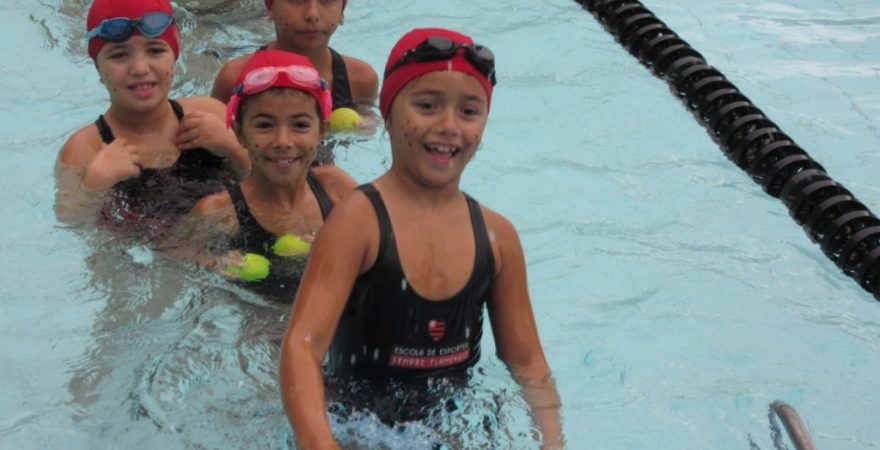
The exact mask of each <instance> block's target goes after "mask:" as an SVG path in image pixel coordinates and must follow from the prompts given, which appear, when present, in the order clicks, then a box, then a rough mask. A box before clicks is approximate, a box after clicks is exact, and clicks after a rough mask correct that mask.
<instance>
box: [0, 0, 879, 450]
mask: <svg viewBox="0 0 880 450" xmlns="http://www.w3.org/2000/svg"><path fill="white" fill-rule="evenodd" d="M181 3H182V2H181ZM260 3H261V2H259V1H256V0H250V1H240V2H236V3H235V5H234V6H236V5H237V6H239V7H242V8H243V7H247V9H243V10H241V11H236V12H224V13H220V12H217V13H214V12H203V13H200V14H199V15H194V14H186V13H181V20H182V24H183V28H184V37H183V43H184V47H183V48H184V59H183V60H182V62H181V68H180V69H181V70H180V71H179V72H178V83H177V85H178V92H180V93H181V95H186V94H192V93H204V92H206V91H207V88H208V86H209V84H210V82H211V78H212V76H213V73H214V71H215V70H216V69H217V68H218V67H219V64H220V62H219V61H218V60H217V59H216V58H215V57H214V55H217V54H219V55H220V56H221V57H222V58H223V59H226V58H228V57H229V56H231V55H233V54H237V53H238V52H243V51H246V50H247V49H248V45H249V44H256V43H262V42H264V41H265V40H266V36H267V33H268V32H269V30H268V24H267V23H266V22H264V21H263V20H262V19H260V17H261V14H260V11H261V8H262V7H261V6H260ZM644 3H645V5H646V6H648V7H649V8H650V9H651V10H653V11H654V12H655V13H656V14H657V16H658V17H660V18H661V19H662V20H664V21H665V22H666V23H667V24H668V25H669V26H670V27H671V28H672V29H673V30H675V31H676V32H677V33H678V34H679V35H681V36H682V37H683V38H684V39H685V40H687V41H688V42H689V43H690V44H691V45H693V46H694V47H695V48H696V49H697V50H699V51H700V52H701V53H702V54H703V55H704V56H705V57H706V58H707V60H708V61H709V63H711V64H712V65H714V66H715V67H717V68H718V69H720V70H721V71H722V72H723V73H725V74H726V75H727V76H728V78H730V79H731V80H732V81H733V82H734V83H735V84H736V85H737V86H738V87H739V88H740V89H741V90H742V91H743V92H744V93H745V94H746V95H748V96H749V98H751V99H752V100H753V101H754V102H755V104H756V105H758V106H759V107H761V108H762V109H763V110H764V111H765V112H766V113H767V115H768V116H769V117H770V118H772V119H773V120H774V121H776V122H777V123H778V124H780V125H781V126H782V127H783V129H784V130H785V131H786V133H788V134H789V135H791V136H792V137H794V138H795V139H797V141H798V143H799V144H800V145H801V146H802V147H804V148H805V149H806V150H807V151H808V152H809V153H810V155H811V156H812V157H813V158H815V159H816V160H817V161H819V162H820V163H822V164H823V165H824V166H825V168H826V169H827V170H828V172H829V174H831V175H832V177H833V178H834V179H835V180H837V181H839V182H840V183H842V184H844V185H845V186H846V187H847V188H849V189H850V190H852V191H853V192H854V193H855V194H856V195H857V196H858V197H859V198H860V199H861V200H862V201H863V202H865V203H866V204H867V205H868V206H869V207H871V208H872V209H873V210H874V211H875V212H876V211H877V210H878V209H880V206H878V202H880V188H878V183H877V182H876V180H875V177H876V174H877V173H878V168H880V157H878V153H877V151H876V148H877V146H878V143H880V132H878V117H880V94H878V93H877V92H880V90H878V87H880V80H878V74H880V45H878V41H880V5H876V4H875V3H876V2H872V1H868V0H849V1H847V0H802V1H798V2H793V1H783V0H776V1H772V2H757V1H751V0H739V1H736V2H734V1H719V0H714V1H708V2H700V1H695V0H690V1H683V2H682V1H679V2H660V1H656V0H647V1H645V2H644ZM432 4H433V2H416V1H399V2H360V1H353V2H351V5H350V6H349V9H348V10H347V14H346V15H347V20H346V24H345V25H344V26H343V27H342V28H341V29H340V30H339V32H338V33H337V34H336V36H334V39H333V44H334V47H336V48H337V49H339V50H341V51H343V52H344V53H348V52H350V53H353V54H356V55H358V56H361V57H362V58H363V59H366V60H367V61H368V62H370V63H372V64H373V65H374V67H377V68H380V67H382V65H383V63H384V58H385V56H386V54H387V51H388V49H389V48H390V46H391V45H392V44H393V42H394V41H395V40H396V39H397V38H398V37H399V36H400V35H401V34H402V33H403V32H405V31H406V30H408V29H410V28H412V27H415V26H425V25H440V26H449V27H454V28H460V29H462V30H463V31H465V32H468V33H470V34H473V35H474V36H475V38H477V39H478V40H480V41H482V42H483V43H485V44H486V45H488V46H490V47H491V48H492V50H493V51H494V52H495V53H496V55H497V57H498V59H499V61H498V65H499V66H498V71H499V75H500V76H499V86H498V89H497V90H496V93H495V96H494V97H493V109H492V115H491V119H490V122H489V127H488V128H487V132H486V137H485V143H484V149H483V150H482V151H481V152H480V153H479V154H478V155H477V157H476V159H475V160H474V162H473V163H472V165H471V167H470V168H469V169H468V172H467V173H466V175H465V178H464V181H463V186H464V188H465V189H466V190H467V191H468V192H469V193H471V194H472V195H473V196H474V197H476V198H477V199H479V200H480V201H482V202H483V203H485V204H487V205H489V206H490V207H492V208H493V209H496V210H498V211H500V212H501V213H503V214H505V215H506V216H507V217H508V218H510V219H511V221H512V222H513V223H514V224H515V225H516V226H517V228H518V229H519V230H520V233H521V237H522V240H523V244H524V246H525V250H526V255H527V259H528V264H529V276H530V280H529V281H530V289H531V293H532V299H533V302H534V305H535V309H536V316H537V320H538V325H539V328H540V330H541V334H542V340H543V343H544V346H545V350H546V352H547V356H548V359H549V361H550V364H551V367H552V368H553V369H554V374H555V376H556V379H557V383H558V387H559V391H560V395H561V397H562V399H563V402H564V409H563V419H564V422H565V423H564V428H565V432H566V435H567V438H568V441H569V443H570V447H571V448H596V449H634V448H662V449H681V448H707V449H708V448H711V449H744V448H750V449H755V448H757V449H773V448H782V447H780V446H781V445H782V444H778V443H775V442H774V439H773V437H772V430H771V426H770V420H769V419H768V405H769V404H770V402H772V401H773V400H776V399H782V400H784V401H786V402H788V403H789V404H791V405H792V406H794V407H795V408H796V409H797V410H798V411H799V412H800V413H801V415H802V417H803V418H804V419H805V421H806V422H807V424H808V425H809V427H810V430H811V433H812V435H813V438H814V440H815V442H816V445H817V447H818V448H820V449H823V450H826V449H868V448H876V447H878V446H880V431H878V428H877V426H876V418H875V417H876V416H877V414H878V413H880V398H878V396H877V394H876V380H875V379H876V374H877V373H880V362H878V359H880V358H878V351H880V304H878V303H877V302H876V301H875V300H873V299H872V298H871V297H870V295H869V294H867V293H865V292H864V291H862V290H861V289H860V288H859V287H858V286H857V285H856V284H855V283H854V282H853V281H852V280H851V279H850V278H848V277H846V276H844V275H843V274H841V273H840V272H839V270H838V269H837V268H836V267H835V266H834V264H833V263H832V262H831V261H829V260H828V259H827V258H825V257H824V255H823V254H822V253H821V251H820V249H819V248H818V246H816V245H815V244H813V243H811V242H810V241H809V240H808V239H807V237H806V235H805V233H804V232H803V230H802V229H801V228H800V227H799V226H797V225H796V224H795V223H794V222H793V221H792V220H791V218H790V217H788V212H787V210H786V208H785V206H784V205H783V204H782V202H780V201H779V200H777V199H774V198H771V197H769V196H767V195H766V194H764V192H763V191H762V190H761V188H760V186H758V185H757V184H755V183H754V182H752V181H751V179H749V178H748V176H747V175H746V174H745V173H743V172H742V171H741V170H740V169H738V168H737V167H735V166H734V165H733V164H731V163H730V162H728V161H727V159H726V158H725V157H724V156H723V154H722V153H721V152H720V151H719V150H718V148H717V146H716V144H715V143H713V142H712V140H711V139H710V138H709V137H708V135H707V134H706V132H705V131H704V129H703V128H701V127H700V126H699V125H698V124H697V123H696V122H695V121H694V120H693V117H692V116H691V115H690V113H688V112H687V111H686V110H685V108H684V107H683V106H682V105H681V104H680V103H679V101H678V100H677V99H676V98H674V97H673V96H672V95H671V94H670V92H669V90H668V88H667V87H666V84H665V83H664V82H662V81H661V80H658V79H655V78H653V77H652V76H651V75H650V74H649V72H648V71H647V70H646V69H645V68H644V67H643V66H641V65H640V64H639V63H638V62H637V61H636V60H635V59H634V58H632V57H631V56H630V55H629V54H627V53H626V52H625V51H624V50H623V49H622V48H621V47H620V46H619V45H618V44H617V43H615V42H614V41H613V40H612V38H611V37H610V35H608V34H607V33H606V32H605V31H604V30H603V29H602V28H601V27H600V26H599V24H597V23H596V21H595V20H594V19H593V17H592V16H590V15H589V14H588V13H586V12H585V11H583V10H582V9H581V8H580V7H579V6H578V5H577V4H576V3H575V2H574V1H569V0H545V1H525V0H512V1H509V2H466V1H462V0H452V1H450V2H447V4H448V5H449V6H446V7H444V8H443V10H442V12H438V11H435V10H434V9H432V6H431V5H432ZM86 8H87V2H86V0H41V1H39V2H33V1H25V0H11V1H9V2H6V3H5V4H4V6H3V7H2V9H3V12H4V13H5V14H2V15H0V24H2V25H3V26H4V27H5V29H6V30H8V36H10V39H11V40H13V41H14V42H11V43H12V44H13V45H5V46H4V47H3V49H2V50H0V52H2V55H3V57H4V59H5V60H6V61H8V62H13V63H7V64H4V65H3V66H2V67H0V78H2V79H3V80H4V85H5V86H6V89H4V90H3V92H2V93H0V110H2V114H3V118H4V119H5V120H3V122H2V124H0V140H2V142H4V143H6V144H7V145H6V148H5V151H3V152H2V153H0V161H2V167H4V168H6V174H7V175H6V176H5V177H3V181H2V182H0V183H2V184H0V186H2V189H0V195H2V198H3V200H2V201H3V204H4V205H7V206H6V207H4V210H5V211H6V213H5V214H4V217H3V219H0V220H2V224H3V226H4V228H5V230H6V231H5V232H4V233H3V236H2V237H0V248H2V249H3V250H5V254H6V255H7V258H6V259H5V261H4V263H3V264H4V265H3V269H4V270H3V274H2V279H0V280H2V289H3V294H4V296H3V297H4V301H3V305H4V307H3V312H4V314H2V315H0V333H2V343H3V345H2V346H0V380H2V385H3V386H4V388H5V389H4V395H3V396H2V397H0V448H62V447H63V448H154V447H159V446H163V448H194V447H196V448H219V447H237V448H276V447H284V446H286V445H288V439H289V429H288V428H287V425H286V419H285V418H284V415H283V411H282V409H281V405H280V401H279V400H278V398H277V393H276V391H277V388H276V382H275V381H274V372H275V368H274V363H275V361H274V353H273V352H274V349H275V348H276V347H277V345H278V343H279V342H278V340H279V338H280V333H281V332H282V330H283V327H284V324H285V322H284V311H283V310H280V309H278V308H276V307H273V306H272V305H267V304H265V303H263V302H261V301H260V300H259V299H257V298H254V297H252V296H249V295H247V294H246V293H243V292H241V291H239V290H236V289H235V288H234V287H231V286H229V285H227V284H226V283H224V282H223V281H222V280H219V279H217V278H216V277H212V276H210V275H208V274H205V273H202V272H200V271H197V270H195V269H192V268H188V267H187V266H185V265H181V264H179V263H176V262H175V261H171V260H168V259H166V258H164V257H162V256H161V255H152V254H151V253H150V252H149V251H147V250H146V249H143V248H139V247H135V248H130V247H124V246H120V245H119V244H118V243H114V242H112V241H108V240H107V239H105V238H104V237H102V236H94V235H88V234H86V235H80V234H77V233H74V232H72V231H71V230H67V229H64V228H63V227H60V226H59V225H58V224H57V222H56V221H55V219H54V216H53V213H52V203H53V195H54V182H53V179H52V169H51V168H52V165H53V163H54V160H55V157H56V155H57V150H58V148H59V147H60V146H61V144H62V143H63V141H64V140H65V139H66V137H67V136H68V135H69V133H70V132H72V131H73V130H74V129H76V128H78V127H80V126H82V125H83V124H85V123H87V122H89V121H91V120H93V119H94V118H95V116H97V115H98V114H99V113H101V112H102V111H103V108H104V107H105V106H106V100H105V98H106V93H105V92H104V90H103V88H102V87H101V86H100V85H99V84H98V83H97V77H96V75H95V72H94V69H93V68H92V67H91V62H90V61H89V60H88V58H87V57H86V56H85V52H84V49H83V46H82V41H81V40H80V37H81V27H82V23H83V17H84V14H85V13H84V11H85V10H86ZM427 17H430V18H431V19H426V18H427ZM364 42H368V43H369V44H370V45H369V46H364ZM387 148H388V145H387V142H386V138H384V137H382V136H381V135H378V134H377V136H376V137H375V138H373V139H372V140H369V141H365V142H355V143H353V144H352V145H350V146H349V147H348V148H343V149H340V150H339V154H338V163H339V165H341V166H342V167H344V168H345V169H347V170H349V171H350V172H351V173H352V175H353V176H355V178H357V179H358V180H360V181H366V180H368V179H370V178H372V177H373V176H375V175H377V174H378V173H381V172H382V171H383V169H384V167H386V166H387V164H388V154H387V153H388V152H387ZM487 339H488V340H491V338H489V337H487ZM487 345H488V346H491V342H487ZM490 353H491V352H490V351H487V352H486V355H489V354H490ZM481 366H482V367H483V369H484V372H485V375H484V376H483V377H482V378H481V381H480V383H481V384H480V385H479V386H477V388H476V394H475V397H476V398H475V399H474V400H473V402H472V405H473V409H480V408H481V407H484V406H485V407H486V408H489V407H492V408H496V409H497V410H498V411H499V412H498V417H499V418H500V419H499V421H500V422H501V423H500V424H499V426H498V428H499V429H500V430H509V431H507V432H501V433H499V435H496V436H494V438H495V439H497V440H498V442H500V443H499V447H500V448H504V447H505V444H506V443H511V442H515V443H517V444H519V445H525V446H527V445H528V442H529V441H528V437H529V436H530V432H531V430H530V429H529V424H528V421H527V420H525V418H524V416H523V414H522V405H521V404H520V403H519V402H518V401H517V399H516V395H515V392H513V389H512V388H510V386H509V380H508V379H507V378H505V375H504V371H503V369H502V368H501V367H500V365H499V364H498V362H497V361H496V360H495V358H492V357H488V356H487V357H484V360H483V362H482V363H481ZM465 412H466V413H470V412H471V411H470V410H466V411H465ZM470 418H471V417H470V416H468V415H467V414H465V415H463V416H461V417H453V418H451V422H452V425H450V427H451V428H452V431H453V432H458V433H460V434H462V435H464V436H465V438H466V441H465V442H469V443H471V444H474V445H479V444H480V443H486V442H487V441H486V439H487V438H485V437H482V435H481V433H480V430H479V429H478V428H480V427H476V426H473V425H472V424H470V423H469V422H468V420H470ZM345 430H346V431H350V432H353V433H356V434H359V435H360V437H357V438H353V440H354V441H357V442H359V443H360V444H361V445H362V446H365V447H370V446H376V445H385V446H387V447H391V448H408V447H409V446H411V445H413V443H415V444H416V445H418V444H421V443H424V442H427V441H430V439H432V436H431V434H430V433H431V432H430V431H429V430H420V429H417V428H413V429H410V430H408V431H407V433H408V434H403V435H399V434H395V433H393V432H391V431H390V430H387V429H382V428H381V427H379V426H378V425H376V424H373V423H370V422H369V421H368V420H364V421H361V422H358V423H356V424H354V425H353V426H351V427H348V428H345Z"/></svg>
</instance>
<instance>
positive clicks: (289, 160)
mask: <svg viewBox="0 0 880 450" xmlns="http://www.w3.org/2000/svg"><path fill="white" fill-rule="evenodd" d="M266 159H268V160H269V161H272V162H276V163H281V164H293V163H294V162H296V161H297V160H299V158H266Z"/></svg>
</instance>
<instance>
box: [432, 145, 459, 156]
mask: <svg viewBox="0 0 880 450" xmlns="http://www.w3.org/2000/svg"><path fill="white" fill-rule="evenodd" d="M425 150H427V151H428V153H433V154H436V155H441V156H447V157H453V156H455V155H456V154H458V152H460V151H461V147H456V146H454V145H437V144H425Z"/></svg>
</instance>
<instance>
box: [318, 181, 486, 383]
mask: <svg viewBox="0 0 880 450" xmlns="http://www.w3.org/2000/svg"><path fill="white" fill-rule="evenodd" d="M358 189H359V190H361V191H362V192H363V193H364V194H366V196H367V198H368V199H369V200H370V202H371V203H372V204H373V208H374V209H375V211H376V216H377V218H378V220H379V233H380V234H379V236H380V237H379V253H378V255H377V257H376V263H375V264H374V265H373V267H372V268H371V269H370V270H369V271H367V272H366V273H364V274H363V275H361V276H360V277H358V279H357V281H356V283H355V286H354V288H353V289H352V293H351V295H350V297H349V300H348V303H347V304H346V307H345V311H344V312H343V316H342V318H341V319H340V323H339V325H338V327H337V332H336V336H335V338H334V341H333V344H332V347H331V349H330V357H329V363H330V367H331V369H332V370H333V371H334V372H336V373H343V374H344V373H350V374H352V375H355V376H356V377H362V378H373V379H380V380H381V379H387V378H396V379H405V378H407V377H411V376H414V375H435V374H438V373H444V372H449V371H464V369H466V368H468V367H471V366H473V365H474V364H475V363H476V362H477V361H478V360H479V358H480V339H481V337H482V335H483V305H484V304H485V303H486V299H487V297H488V295H489V288H490V286H491V284H492V280H493V278H494V276H495V261H494V258H493V255H492V246H491V244H490V243H489V236H488V233H487V231H486V225H485V223H484V221H483V215H482V212H481V211H480V206H479V204H478V203H477V202H476V200H474V199H472V198H471V197H469V196H467V195H466V196H465V197H466V199H467V205H468V209H469V211H470V218H471V226H472V228H473V233H474V239H475V245H476V248H475V257H474V266H473V270H472V272H471V276H470V279H469V280H468V282H467V284H465V286H464V288H462V290H461V291H459V292H458V293H457V294H455V295H454V296H452V297H451V298H449V299H446V300H442V301H431V300H427V299H425V298H423V297H422V296H420V295H419V294H418V293H417V292H416V291H415V290H413V289H412V287H411V286H410V285H409V283H408V281H407V279H406V275H405V274H404V273H403V267H402V266H401V264H400V257H399V255H398V251H397V244H396V242H395V239H394V230H393V229H392V228H391V219H390V218H389V216H388V211H387V210H386V209H385V204H384V203H383V201H382V198H381V196H380V195H379V191H377V190H376V188H375V187H373V185H371V184H366V185H362V186H360V187H358Z"/></svg>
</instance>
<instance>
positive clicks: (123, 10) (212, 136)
mask: <svg viewBox="0 0 880 450" xmlns="http://www.w3.org/2000/svg"><path fill="white" fill-rule="evenodd" d="M173 15H174V12H173V10H172V8H171V4H170V2H169V1H168V0H95V2H94V3H93V4H92V6H91V8H90V9H89V13H88V18H87V34H86V37H87V38H88V39H89V44H88V51H89V56H90V57H91V58H92V60H93V61H94V63H95V67H96V68H97V70H98V74H99V76H100V80H101V83H102V84H104V85H105V86H106V88H107V92H108V93H109V96H110V107H109V108H108V109H107V111H106V112H105V113H104V114H103V115H101V116H100V117H99V118H98V120H97V121H95V123H92V124H89V125H87V126H85V127H83V128H81V129H80V130H78V131H76V132H75V133H74V134H73V135H72V136H71V137H70V138H69V139H68V140H67V142H65V143H64V145H63V147H62V148H61V151H60V154H59V158H58V163H57V170H56V175H57V194H56V202H55V211H56V215H57V216H58V219H59V220H61V221H62V222H65V223H67V224H71V225H75V224H85V223H94V222H95V221H96V219H97V221H98V223H99V225H101V226H103V227H106V228H109V229H111V230H114V231H116V232H118V233H120V234H123V235H125V236H128V237H131V238H134V239H137V240H141V241H155V240H157V239H159V238H160V237H161V236H164V235H165V234H166V232H167V231H168V230H169V229H170V228H171V227H173V226H174V224H175V223H176V221H177V220H178V219H180V218H181V217H182V216H183V215H184V214H186V213H187V212H188V211H189V210H190V208H191V207H192V206H193V204H195V202H196V201H197V200H198V199H199V198H201V197H202V196H204V195H207V194H210V193H213V192H217V191H218V190H220V189H222V188H223V187H224V186H226V185H229V184H231V183H234V182H235V181H237V180H238V179H241V178H244V177H245V176H246V175H247V174H248V173H249V172H250V160H249V159H248V156H247V152H246V151H245V150H244V149H243V148H242V147H241V146H240V145H239V143H238V141H237V140H236V139H235V135H234V134H233V133H232V132H231V131H230V130H227V129H226V127H225V126H224V123H223V117H224V114H225V109H226V108H225V105H224V104H223V103H221V102H219V101H217V100H216V99H213V98H210V97H191V98H181V99H179V100H172V99H170V98H169V96H168V95H169V91H170V90H171V86H172V80H173V77H174V65H175V63H176V60H177V56H178V53H179V44H178V31H177V27H176V25H175V24H174V19H173Z"/></svg>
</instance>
